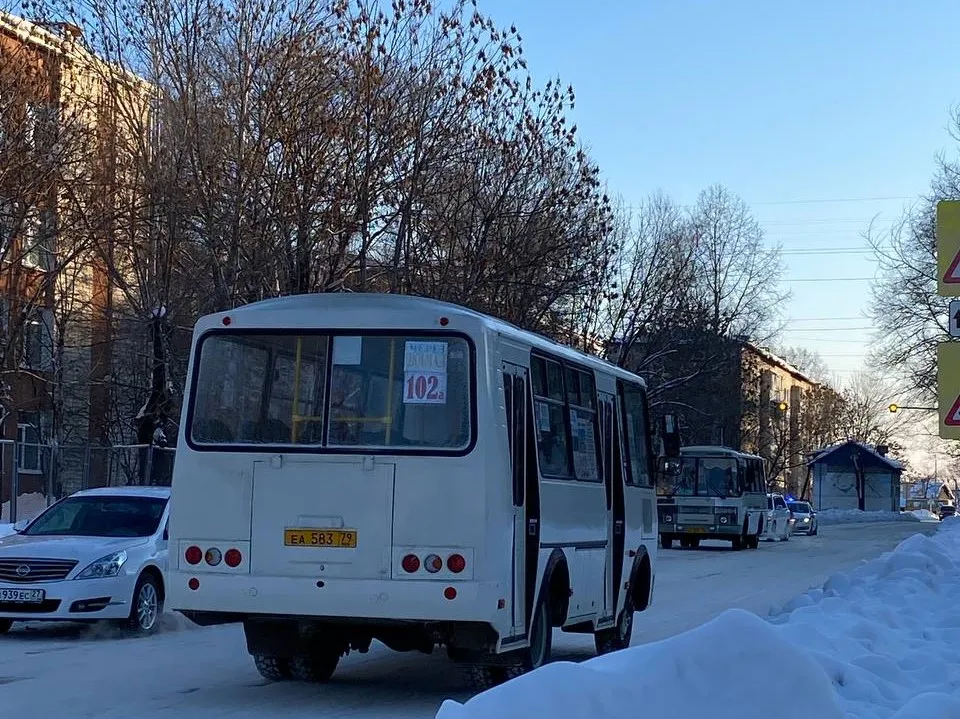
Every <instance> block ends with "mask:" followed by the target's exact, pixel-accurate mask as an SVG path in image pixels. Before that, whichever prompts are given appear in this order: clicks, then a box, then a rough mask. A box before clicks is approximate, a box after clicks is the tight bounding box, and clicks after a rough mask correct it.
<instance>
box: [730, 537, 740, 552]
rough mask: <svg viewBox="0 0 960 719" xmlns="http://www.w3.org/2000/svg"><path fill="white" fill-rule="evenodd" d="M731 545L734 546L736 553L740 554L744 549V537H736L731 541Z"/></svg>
mask: <svg viewBox="0 0 960 719" xmlns="http://www.w3.org/2000/svg"><path fill="white" fill-rule="evenodd" d="M730 544H732V545H733V551H734V552H739V551H740V550H741V549H743V537H734V538H733V539H731V540H730Z"/></svg>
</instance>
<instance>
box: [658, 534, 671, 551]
mask: <svg viewBox="0 0 960 719" xmlns="http://www.w3.org/2000/svg"><path fill="white" fill-rule="evenodd" d="M660 546H661V547H663V548H664V549H670V548H671V547H672V546H673V537H667V536H664V537H663V538H662V539H661V540H660Z"/></svg>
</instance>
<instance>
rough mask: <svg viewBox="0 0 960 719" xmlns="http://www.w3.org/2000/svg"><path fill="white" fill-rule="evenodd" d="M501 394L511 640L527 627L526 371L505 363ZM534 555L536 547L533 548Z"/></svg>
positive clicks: (521, 634)
mask: <svg viewBox="0 0 960 719" xmlns="http://www.w3.org/2000/svg"><path fill="white" fill-rule="evenodd" d="M503 393H504V402H505V406H506V411H507V439H508V446H509V452H510V475H511V483H512V491H513V556H512V561H511V565H512V568H513V572H512V573H513V594H512V597H511V601H510V607H511V612H512V627H513V631H512V632H511V634H512V636H514V637H523V636H524V635H525V634H526V631H527V630H526V626H527V618H526V615H527V603H528V602H527V598H528V597H527V589H528V587H527V585H528V582H527V570H528V561H527V560H528V557H527V554H528V547H527V481H528V476H527V457H528V449H529V448H528V435H527V421H526V417H527V406H528V404H529V399H528V398H529V395H530V392H529V388H528V385H527V369H526V368H525V367H520V366H518V365H513V364H509V363H504V365H503ZM532 549H533V551H534V556H536V549H537V547H533V548H532Z"/></svg>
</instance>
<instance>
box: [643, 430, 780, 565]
mask: <svg viewBox="0 0 960 719" xmlns="http://www.w3.org/2000/svg"><path fill="white" fill-rule="evenodd" d="M657 494H658V496H657V512H658V514H659V532H660V543H661V545H662V546H663V548H664V549H670V547H671V546H672V545H673V542H674V541H679V542H680V546H681V547H684V548H696V547H699V546H700V542H701V540H704V539H719V540H724V541H729V542H730V543H731V544H732V545H733V548H734V549H735V550H740V549H743V548H744V547H747V548H750V549H756V548H757V547H758V546H759V543H760V537H761V536H762V535H763V523H764V516H765V514H766V509H767V483H766V477H765V464H764V460H763V458H761V457H758V456H756V455H752V454H746V453H744V452H738V451H737V450H735V449H730V448H729V447H720V446H700V447H684V448H682V449H681V450H680V457H678V458H675V459H673V458H664V459H663V460H662V461H661V468H660V478H659V480H658V482H657Z"/></svg>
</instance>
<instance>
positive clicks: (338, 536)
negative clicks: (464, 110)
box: [283, 529, 357, 549]
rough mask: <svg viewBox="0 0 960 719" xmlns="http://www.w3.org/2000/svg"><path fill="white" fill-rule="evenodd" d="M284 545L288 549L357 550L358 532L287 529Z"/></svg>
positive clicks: (348, 530) (284, 533)
mask: <svg viewBox="0 0 960 719" xmlns="http://www.w3.org/2000/svg"><path fill="white" fill-rule="evenodd" d="M283 543H284V544H285V545H286V546H288V547H334V548H337V549H356V546H357V532H356V530H353V529H285V530H284V531H283Z"/></svg>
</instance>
